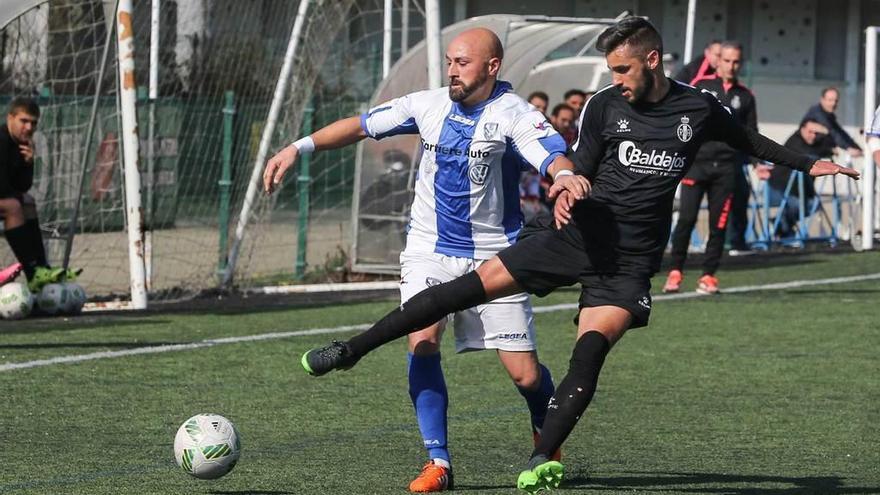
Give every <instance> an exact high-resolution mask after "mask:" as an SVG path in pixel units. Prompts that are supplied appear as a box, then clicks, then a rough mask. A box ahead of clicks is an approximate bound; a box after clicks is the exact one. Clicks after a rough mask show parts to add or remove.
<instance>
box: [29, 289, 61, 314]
mask: <svg viewBox="0 0 880 495" xmlns="http://www.w3.org/2000/svg"><path fill="white" fill-rule="evenodd" d="M67 299H68V293H67V287H65V286H64V284H46V285H44V286H43V289H42V290H41V291H40V293H39V294H37V306H38V307H39V308H40V311H42V312H44V313H46V314H49V315H57V314H58V313H61V312H62V311H64V308H65V307H66V306H67Z"/></svg>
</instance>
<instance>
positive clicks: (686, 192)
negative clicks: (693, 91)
mask: <svg viewBox="0 0 880 495" xmlns="http://www.w3.org/2000/svg"><path fill="white" fill-rule="evenodd" d="M741 66H742V47H741V46H740V45H739V44H738V43H735V42H731V41H726V42H724V43H723V44H722V48H721V56H720V60H719V63H718V73H717V74H716V75H715V77H713V78H712V79H702V80H700V81H697V84H696V87H697V88H699V89H702V90H704V91H708V92H709V93H712V94H713V95H715V97H716V98H718V99H719V100H720V101H721V103H723V104H724V105H725V106H726V107H727V108H728V109H729V110H730V111H731V112H732V113H733V116H734V118H736V120H737V121H738V122H739V123H740V124H741V125H743V126H744V127H748V128H749V129H752V130H754V131H757V130H758V116H757V112H756V110H755V98H754V96H753V95H752V92H751V91H749V89H748V88H746V87H745V86H743V85H742V84H741V83H740V82H739V80H738V79H737V75H738V74H739V70H740V67H741ZM747 160H748V157H747V156H746V155H744V154H743V153H742V152H740V151H738V150H736V149H734V148H733V147H731V146H730V145H729V144H727V143H724V142H721V141H710V142H707V143H705V144H703V146H702V147H701V148H700V151H699V152H698V153H697V156H696V158H695V159H694V166H693V167H692V168H691V169H690V170H689V171H688V173H687V175H686V176H685V177H684V179H682V180H681V197H680V201H679V205H680V207H679V217H678V222H677V223H676V225H675V231H674V232H673V234H672V269H671V270H670V272H669V275H668V276H667V278H666V284H665V285H664V286H663V292H678V291H679V290H680V289H681V282H682V278H683V273H682V271H683V269H684V262H685V259H686V258H687V250H688V245H689V244H690V237H691V231H693V229H694V224H696V222H697V216H698V215H699V213H700V203H702V201H703V196H704V195H706V196H708V199H709V240H708V242H707V243H706V257H705V261H704V262H703V275H702V276H701V277H700V279H699V281H698V282H697V292H701V293H705V294H715V293H717V292H718V279H717V278H716V277H715V271H716V270H718V265H719V264H720V262H721V253H722V251H723V250H724V235H725V230H726V229H727V221H728V218H729V216H730V210H731V205H732V202H733V193H734V185H735V178H736V175H737V174H740V175H742V172H741V168H742V164H743V163H745V162H746V161H747Z"/></svg>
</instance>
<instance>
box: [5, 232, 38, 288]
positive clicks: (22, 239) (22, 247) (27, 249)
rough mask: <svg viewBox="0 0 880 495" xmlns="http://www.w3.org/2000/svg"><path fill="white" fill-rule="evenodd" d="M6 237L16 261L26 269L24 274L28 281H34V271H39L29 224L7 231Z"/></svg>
mask: <svg viewBox="0 0 880 495" xmlns="http://www.w3.org/2000/svg"><path fill="white" fill-rule="evenodd" d="M5 235H6V242H8V243H9V247H10V248H12V254H14V255H15V259H17V260H18V262H19V263H21V265H22V266H23V267H24V274H25V275H26V276H27V279H28V280H30V279H32V278H33V277H34V271H35V270H36V269H37V260H36V256H34V252H33V250H32V249H31V243H30V240H29V236H28V227H27V224H25V225H21V226H19V227H15V228H14V229H9V230H7V231H6V232H5Z"/></svg>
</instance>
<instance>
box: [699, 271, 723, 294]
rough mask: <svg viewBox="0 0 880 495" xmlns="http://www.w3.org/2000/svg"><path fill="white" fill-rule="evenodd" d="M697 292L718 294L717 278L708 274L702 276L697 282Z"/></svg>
mask: <svg viewBox="0 0 880 495" xmlns="http://www.w3.org/2000/svg"><path fill="white" fill-rule="evenodd" d="M697 292H699V293H700V294H718V292H719V290H718V278H717V277H715V276H714V275H709V274H708V273H707V274H705V275H703V276H702V277H700V280H699V281H698V282H697Z"/></svg>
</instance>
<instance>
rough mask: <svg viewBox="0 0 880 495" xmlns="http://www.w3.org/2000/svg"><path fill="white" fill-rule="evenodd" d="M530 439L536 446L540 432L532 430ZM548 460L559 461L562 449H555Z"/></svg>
mask: <svg viewBox="0 0 880 495" xmlns="http://www.w3.org/2000/svg"><path fill="white" fill-rule="evenodd" d="M532 439H533V440H534V441H535V447H537V446H538V442H540V441H541V434H540V433H538V432H536V431H533V432H532ZM550 460H551V461H556V462H559V461H561V460H562V449H556V452H554V453H553V455H551V456H550Z"/></svg>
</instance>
